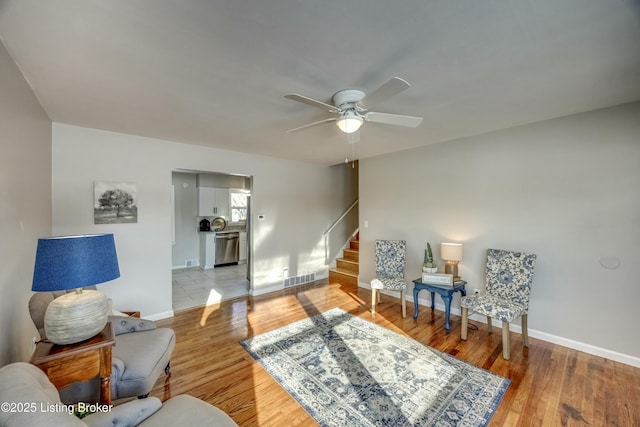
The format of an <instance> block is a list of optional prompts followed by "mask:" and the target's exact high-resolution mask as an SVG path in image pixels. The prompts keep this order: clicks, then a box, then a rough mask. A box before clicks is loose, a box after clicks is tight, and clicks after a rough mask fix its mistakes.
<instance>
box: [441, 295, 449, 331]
mask: <svg viewBox="0 0 640 427" xmlns="http://www.w3.org/2000/svg"><path fill="white" fill-rule="evenodd" d="M442 300H443V301H444V307H445V319H447V321H446V323H445V327H444V328H445V329H446V330H447V332H451V328H450V327H449V313H450V312H451V295H442Z"/></svg>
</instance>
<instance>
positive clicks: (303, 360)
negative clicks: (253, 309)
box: [241, 308, 510, 427]
mask: <svg viewBox="0 0 640 427" xmlns="http://www.w3.org/2000/svg"><path fill="white" fill-rule="evenodd" d="M241 344H242V346H243V347H244V348H245V349H246V350H247V351H248V352H249V353H250V354H251V355H252V356H253V357H254V358H255V359H256V360H257V361H258V362H259V363H260V364H261V365H262V366H263V367H264V368H265V369H266V370H267V372H269V374H271V376H272V377H274V378H275V379H276V380H277V381H278V382H279V383H280V385H282V387H284V389H285V390H287V391H288V392H289V394H291V395H292V396H293V397H294V398H295V399H296V400H297V401H298V402H299V403H300V405H302V407H304V408H305V410H306V411H307V412H308V413H309V414H310V415H311V416H312V417H313V418H315V420H316V421H317V422H318V423H319V424H320V425H322V426H328V427H343V426H353V427H362V426H394V427H399V426H484V425H486V424H487V423H488V421H489V418H491V415H492V414H493V412H494V411H495V409H496V407H497V405H498V403H500V400H501V399H502V396H503V395H504V392H505V391H506V389H507V387H508V386H509V382H510V381H509V380H508V379H506V378H502V377H500V376H498V375H495V374H493V373H491V372H488V371H486V370H484V369H480V368H477V367H475V366H473V365H470V364H468V363H466V362H463V361H461V360H458V359H456V358H455V357H453V356H450V355H448V354H445V353H442V352H440V351H438V350H435V349H433V348H430V347H428V346H425V345H423V344H420V343H419V342H417V341H415V340H413V339H411V338H407V337H404V336H402V335H399V334H397V333H395V332H392V331H390V330H389V329H386V328H384V327H381V326H378V325H375V324H373V323H371V322H368V321H366V320H363V319H360V318H359V317H356V316H354V315H352V314H349V313H347V312H345V311H343V310H341V309H339V308H334V309H332V310H329V311H327V312H325V313H322V314H319V315H317V316H313V317H311V318H308V319H304V320H301V321H299V322H295V323H292V324H290V325H287V326H283V327H282V328H279V329H276V330H273V331H270V332H267V333H264V334H261V335H258V336H256V337H254V338H249V339H246V340H244V341H242V342H241Z"/></svg>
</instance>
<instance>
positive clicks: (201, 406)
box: [0, 362, 237, 427]
mask: <svg viewBox="0 0 640 427" xmlns="http://www.w3.org/2000/svg"><path fill="white" fill-rule="evenodd" d="M0 402H2V404H3V405H7V409H8V410H6V411H5V410H3V411H0V426H3V427H5V426H6V427H40V426H65V427H72V426H78V427H83V426H84V427H86V426H91V427H125V426H127V427H128V426H142V427H154V426H156V427H161V426H162V427H164V426H203V427H204V426H212V427H213V426H215V427H234V426H235V427H237V424H236V423H235V422H234V421H233V420H232V419H231V418H230V417H229V416H228V415H227V414H225V413H224V412H223V411H221V410H220V409H218V408H216V407H215V406H212V405H209V404H208V403H206V402H204V401H202V400H200V399H196V398H195V397H192V396H187V395H180V396H175V397H172V398H171V399H169V400H167V401H165V402H164V403H162V402H161V401H160V399H158V398H156V397H148V398H146V399H134V400H132V401H130V402H126V403H122V404H120V405H117V406H112V407H111V408H108V409H107V408H105V406H106V405H102V406H101V408H105V409H103V410H101V411H98V412H96V413H93V414H91V415H88V416H86V417H85V418H82V419H80V418H78V417H76V416H75V415H74V414H73V411H72V410H71V409H70V408H69V407H67V406H64V405H62V402H61V401H60V395H59V394H58V390H56V388H55V387H54V386H53V384H51V382H49V379H48V378H47V376H46V375H45V374H44V372H42V371H41V370H40V369H38V368H36V367H35V366H33V365H30V364H28V363H23V362H17V363H11V364H9V365H6V366H3V367H2V368H0ZM3 408H4V406H3ZM12 408H14V409H15V410H11V409H12Z"/></svg>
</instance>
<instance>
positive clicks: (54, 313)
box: [44, 290, 109, 345]
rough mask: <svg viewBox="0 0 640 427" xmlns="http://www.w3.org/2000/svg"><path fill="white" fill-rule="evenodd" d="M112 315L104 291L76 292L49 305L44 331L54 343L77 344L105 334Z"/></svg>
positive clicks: (45, 316) (63, 296)
mask: <svg viewBox="0 0 640 427" xmlns="http://www.w3.org/2000/svg"><path fill="white" fill-rule="evenodd" d="M108 314H109V304H108V300H107V296H106V295H105V294H103V293H102V292H100V291H94V290H83V291H82V292H81V293H75V292H72V293H68V294H65V295H62V296H60V297H58V298H56V299H54V300H53V301H52V302H51V304H49V307H47V312H46V313H45V315H44V330H45V333H46V334H47V339H48V340H49V341H51V342H52V343H54V344H61V345H64V344H74V343H77V342H80V341H84V340H86V339H88V338H91V337H93V336H95V335H97V334H98V333H99V332H100V331H102V329H104V327H105V325H106V324H107V316H108Z"/></svg>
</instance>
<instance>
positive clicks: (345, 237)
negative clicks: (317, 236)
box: [324, 199, 358, 265]
mask: <svg viewBox="0 0 640 427" xmlns="http://www.w3.org/2000/svg"><path fill="white" fill-rule="evenodd" d="M357 205H358V200H357V199H356V201H354V202H353V203H351V205H350V206H349V207H348V208H347V209H346V210H345V211H344V212H343V213H342V215H340V217H339V218H338V219H337V220H335V221H334V222H333V224H331V226H330V227H329V228H328V229H327V231H325V232H324V242H325V245H324V247H325V263H326V265H329V264H330V263H331V262H332V261H333V260H334V259H335V258H337V254H338V252H339V251H340V250H341V249H342V247H343V246H344V244H345V242H347V241H349V239H350V238H351V236H353V234H354V233H355V232H356V230H357V229H358V215H357V213H358V211H357V210H356V211H354V213H355V215H353V214H351V213H352V211H353V210H354V208H355V207H356V206H357ZM350 214H351V215H350ZM338 226H340V231H341V233H340V236H338V238H336V239H330V235H331V232H332V231H333V230H334V229H335V228H336V227H338ZM332 240H333V241H334V242H338V245H336V244H335V243H334V244H333V245H332Z"/></svg>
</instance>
